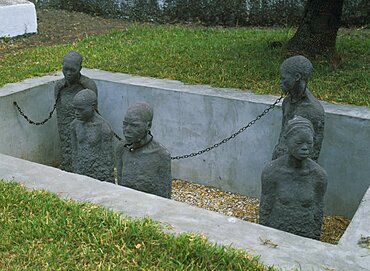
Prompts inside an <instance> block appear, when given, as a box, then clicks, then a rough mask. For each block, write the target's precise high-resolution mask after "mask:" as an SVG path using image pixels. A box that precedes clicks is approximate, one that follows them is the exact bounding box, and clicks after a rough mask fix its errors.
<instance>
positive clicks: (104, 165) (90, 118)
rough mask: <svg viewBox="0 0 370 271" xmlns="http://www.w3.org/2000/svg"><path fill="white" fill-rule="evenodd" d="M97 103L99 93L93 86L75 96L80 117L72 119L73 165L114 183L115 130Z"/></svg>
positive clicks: (82, 172)
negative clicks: (97, 109) (100, 112)
mask: <svg viewBox="0 0 370 271" xmlns="http://www.w3.org/2000/svg"><path fill="white" fill-rule="evenodd" d="M96 103H97V100H96V95H95V93H94V92H93V91H92V90H89V89H85V90H81V91H80V92H79V93H77V94H76V96H75V97H74V99H73V105H74V107H75V109H76V111H77V113H76V115H77V117H76V119H75V120H73V121H72V123H71V132H72V135H71V143H72V168H73V172H74V173H78V174H83V175H86V176H90V177H93V178H95V179H98V180H101V181H107V182H112V183H114V151H113V132H112V128H111V127H110V125H109V123H108V122H107V121H106V120H105V119H103V118H102V117H101V116H100V115H99V114H98V113H96V111H95V107H96Z"/></svg>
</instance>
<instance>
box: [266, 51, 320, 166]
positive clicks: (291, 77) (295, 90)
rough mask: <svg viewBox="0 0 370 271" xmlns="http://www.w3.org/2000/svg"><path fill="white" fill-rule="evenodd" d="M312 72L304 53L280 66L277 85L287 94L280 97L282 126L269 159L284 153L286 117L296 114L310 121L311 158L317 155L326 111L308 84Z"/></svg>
mask: <svg viewBox="0 0 370 271" xmlns="http://www.w3.org/2000/svg"><path fill="white" fill-rule="evenodd" d="M311 73H312V64H311V62H310V61H309V60H308V59H307V58H305V57H304V56H293V57H290V58H288V59H286V60H285V61H284V62H283V63H282V64H281V66H280V87H281V88H282V90H283V91H284V92H285V93H286V94H287V97H286V98H284V101H283V106H282V110H283V118H282V127H281V132H280V136H279V141H278V144H277V145H276V146H275V148H274V151H273V155H272V159H276V158H278V157H280V156H282V155H284V154H285V153H287V146H286V142H285V137H284V132H285V130H286V126H287V124H288V121H289V120H290V119H292V118H293V117H294V116H295V115H299V116H302V117H304V118H306V119H308V120H310V121H311V122H312V125H313V127H314V129H315V133H314V145H313V151H312V152H311V154H310V158H312V159H313V160H315V161H317V160H318V158H319V154H320V150H321V145H322V140H323V133H324V123H325V112H324V108H323V107H322V105H321V104H320V102H319V101H318V100H317V99H316V98H315V97H314V96H313V95H312V93H311V92H310V91H309V89H308V88H307V84H308V80H309V78H310V76H311Z"/></svg>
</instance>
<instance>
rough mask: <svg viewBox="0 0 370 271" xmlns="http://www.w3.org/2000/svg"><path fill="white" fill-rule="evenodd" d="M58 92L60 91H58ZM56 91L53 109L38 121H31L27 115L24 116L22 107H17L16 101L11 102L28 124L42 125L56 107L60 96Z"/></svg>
mask: <svg viewBox="0 0 370 271" xmlns="http://www.w3.org/2000/svg"><path fill="white" fill-rule="evenodd" d="M59 93H60V92H59ZM59 93H58V96H57V99H56V100H55V104H54V106H53V109H52V110H51V111H50V112H49V116H48V117H47V118H46V119H44V120H43V121H40V122H36V121H33V120H31V119H30V118H29V117H28V116H26V114H25V113H23V111H22V109H21V108H20V107H19V105H18V103H17V102H15V101H14V102H13V104H14V105H15V107H16V108H17V109H18V112H19V114H21V116H22V117H23V118H24V119H25V120H26V121H27V122H28V123H29V124H32V125H44V124H45V123H46V122H47V121H48V120H50V119H51V117H52V116H53V114H54V111H55V109H56V108H57V103H58V101H59V98H60V95H59Z"/></svg>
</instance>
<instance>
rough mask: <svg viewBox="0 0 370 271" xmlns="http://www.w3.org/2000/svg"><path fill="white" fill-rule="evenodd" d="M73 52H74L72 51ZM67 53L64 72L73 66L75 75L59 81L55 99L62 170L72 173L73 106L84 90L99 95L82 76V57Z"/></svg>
mask: <svg viewBox="0 0 370 271" xmlns="http://www.w3.org/2000/svg"><path fill="white" fill-rule="evenodd" d="M71 52H73V51H71ZM71 52H69V53H67V54H66V55H65V56H64V60H63V70H64V69H66V66H67V65H68V66H72V69H73V70H74V73H72V75H69V76H70V78H68V76H67V77H66V74H67V72H68V71H67V72H66V71H64V72H63V74H64V78H63V79H61V80H59V81H58V82H57V83H56V85H55V98H56V99H57V101H58V102H57V107H56V112H57V121H58V131H59V136H60V148H61V168H62V169H64V170H66V171H72V156H71V155H72V150H71V126H70V125H71V122H72V121H73V120H74V118H75V110H74V108H73V106H72V101H73V98H74V96H75V95H76V94H77V93H78V92H79V91H80V90H82V89H91V90H92V91H94V92H95V93H96V94H97V87H96V85H95V82H94V81H93V80H91V79H89V78H87V77H86V76H83V75H81V73H80V70H81V64H82V57H81V56H79V55H77V54H75V53H71Z"/></svg>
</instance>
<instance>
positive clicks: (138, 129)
mask: <svg viewBox="0 0 370 271" xmlns="http://www.w3.org/2000/svg"><path fill="white" fill-rule="evenodd" d="M149 129H150V123H149V122H147V121H145V119H143V118H142V117H141V116H140V114H134V113H130V112H127V114H126V116H125V118H124V120H123V135H124V136H125V138H126V141H127V143H128V144H132V143H136V142H139V141H140V140H141V139H143V138H145V137H146V135H147V134H148V130H149Z"/></svg>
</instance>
